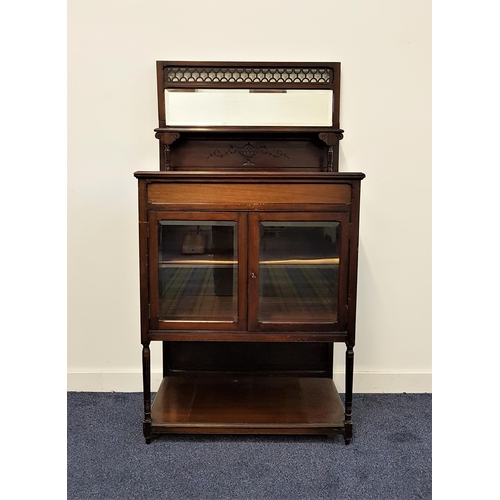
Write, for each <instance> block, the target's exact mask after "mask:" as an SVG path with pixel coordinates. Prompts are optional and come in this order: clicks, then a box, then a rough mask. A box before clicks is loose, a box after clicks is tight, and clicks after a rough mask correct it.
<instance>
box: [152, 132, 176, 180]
mask: <svg viewBox="0 0 500 500" xmlns="http://www.w3.org/2000/svg"><path fill="white" fill-rule="evenodd" d="M155 137H156V138H157V139H159V141H160V158H161V157H163V158H162V159H163V161H161V160H160V170H165V171H167V170H170V145H171V144H172V143H173V142H175V141H176V140H177V139H178V138H179V137H180V134H179V133H178V132H156V134H155ZM162 150H163V151H162Z"/></svg>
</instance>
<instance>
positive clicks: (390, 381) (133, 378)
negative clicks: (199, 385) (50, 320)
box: [67, 371, 432, 393]
mask: <svg viewBox="0 0 500 500" xmlns="http://www.w3.org/2000/svg"><path fill="white" fill-rule="evenodd" d="M333 378H334V380H335V384H336V386H337V388H338V390H339V392H341V393H342V392H344V389H343V387H344V380H345V379H344V374H343V373H335V372H334V374H333ZM161 380H162V374H161V372H152V374H151V390H152V391H156V389H157V388H158V387H159V385H160V382H161ZM67 390H68V391H69V392H141V391H142V373H141V372H105V371H97V372H90V371H88V372H68V378H67ZM354 392H355V393H403V392H407V393H431V392H432V374H431V373H429V372H417V373H416V372H354Z"/></svg>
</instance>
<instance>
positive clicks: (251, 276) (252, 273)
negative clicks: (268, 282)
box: [250, 271, 257, 279]
mask: <svg viewBox="0 0 500 500" xmlns="http://www.w3.org/2000/svg"><path fill="white" fill-rule="evenodd" d="M250 278H253V279H256V278H257V275H256V274H255V273H254V272H253V271H252V272H251V273H250Z"/></svg>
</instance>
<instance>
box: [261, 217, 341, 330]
mask: <svg viewBox="0 0 500 500" xmlns="http://www.w3.org/2000/svg"><path fill="white" fill-rule="evenodd" d="M339 226H340V224H339V223H338V222H333V221H331V222H327V221H325V222H322V221H315V222H287V221H281V222H261V223H260V249H259V255H260V257H259V267H260V269H259V312H258V314H259V320H260V321H263V322H279V323H281V322H289V321H292V322H300V323H305V322H307V323H311V322H321V323H324V322H330V323H333V322H335V321H336V320H337V302H338V269H339V246H338V244H339Z"/></svg>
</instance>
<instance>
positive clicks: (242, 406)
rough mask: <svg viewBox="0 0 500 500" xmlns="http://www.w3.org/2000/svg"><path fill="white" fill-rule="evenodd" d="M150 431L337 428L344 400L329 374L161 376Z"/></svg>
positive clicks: (308, 430)
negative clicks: (317, 376) (326, 376)
mask: <svg viewBox="0 0 500 500" xmlns="http://www.w3.org/2000/svg"><path fill="white" fill-rule="evenodd" d="M152 420H153V422H152V431H153V434H160V433H197V434H214V433H215V434H228V433H231V434H328V435H329V434H334V433H343V428H344V406H343V404H342V401H341V399H340V397H339V394H338V392H337V389H336V387H335V384H334V383H333V380H331V379H329V378H307V377H248V376H245V377H229V376H227V377H226V376H217V377H206V376H204V377H199V376H182V377H181V376H176V377H166V378H164V379H163V381H162V383H161V385H160V388H159V390H158V392H157V395H156V398H155V400H154V402H153V406H152Z"/></svg>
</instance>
